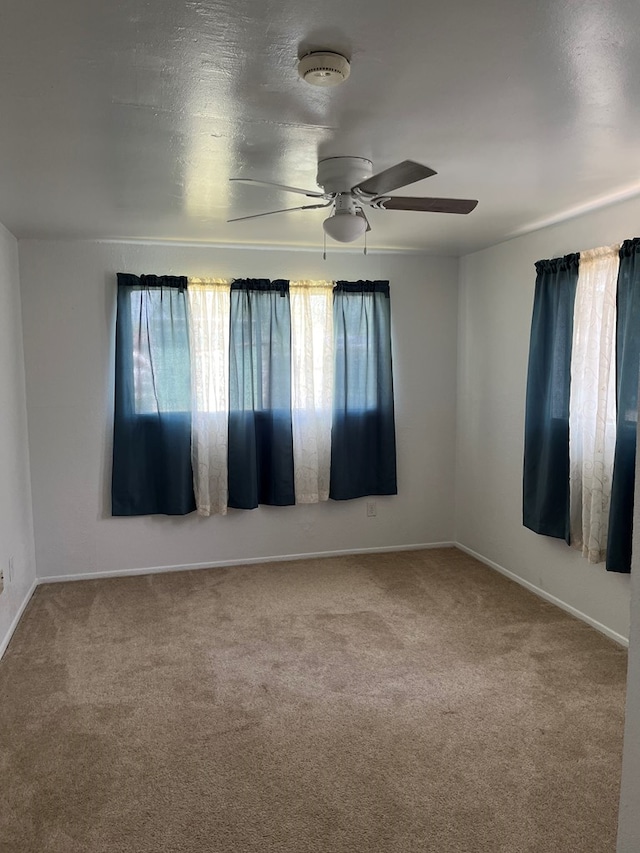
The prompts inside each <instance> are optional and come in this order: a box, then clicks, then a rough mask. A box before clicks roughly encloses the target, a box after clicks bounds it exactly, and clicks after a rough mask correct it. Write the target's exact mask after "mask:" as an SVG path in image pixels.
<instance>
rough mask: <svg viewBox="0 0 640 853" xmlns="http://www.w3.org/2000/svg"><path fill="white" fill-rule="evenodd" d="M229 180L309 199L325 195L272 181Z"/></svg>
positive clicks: (252, 179)
mask: <svg viewBox="0 0 640 853" xmlns="http://www.w3.org/2000/svg"><path fill="white" fill-rule="evenodd" d="M229 180H230V181H235V182H236V183H239V184H256V185H257V186H259V187H271V188H275V189H277V190H284V192H287V193H298V195H306V196H309V198H325V193H321V192H319V191H317V190H303V189H300V187H288V186H286V184H274V183H273V182H272V181H257V180H255V179H254V178H229Z"/></svg>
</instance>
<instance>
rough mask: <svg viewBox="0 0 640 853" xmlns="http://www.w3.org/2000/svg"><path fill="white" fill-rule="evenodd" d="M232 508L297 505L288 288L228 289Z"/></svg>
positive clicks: (245, 285) (237, 284)
mask: <svg viewBox="0 0 640 853" xmlns="http://www.w3.org/2000/svg"><path fill="white" fill-rule="evenodd" d="M229 349H230V352H229V506H230V507H236V508H237V509H253V508H255V507H257V506H258V504H271V505H275V506H287V505H289V504H294V503H295V491H294V476H293V429H292V424H291V313H290V307H289V282H288V281H268V280H266V279H247V280H237V281H234V282H232V284H231V320H230V340H229Z"/></svg>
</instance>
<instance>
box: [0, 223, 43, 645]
mask: <svg viewBox="0 0 640 853" xmlns="http://www.w3.org/2000/svg"><path fill="white" fill-rule="evenodd" d="M10 557H13V577H12V579H11V580H10V579H9V578H8V563H9V558H10ZM0 566H2V569H3V571H4V575H5V582H4V590H3V592H2V594H0V655H2V652H3V651H4V648H5V644H6V642H7V640H8V639H9V636H10V633H11V630H12V627H13V625H14V623H15V621H16V618H17V617H18V615H19V613H20V612H21V609H22V607H23V605H24V604H25V602H26V599H27V597H28V594H29V592H30V590H31V588H32V586H33V584H34V581H35V577H36V565H35V553H34V542H33V518H32V512H31V483H30V477H29V451H28V446H27V409H26V401H25V384H24V358H23V352H22V320H21V311H20V288H19V280H18V244H17V242H16V240H15V239H14V237H13V236H12V235H11V234H10V233H9V232H8V231H7V230H6V228H4V227H3V226H2V225H0Z"/></svg>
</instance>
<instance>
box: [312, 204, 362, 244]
mask: <svg viewBox="0 0 640 853" xmlns="http://www.w3.org/2000/svg"><path fill="white" fill-rule="evenodd" d="M322 227H323V228H324V230H325V234H328V235H329V237H331V239H332V240H336V241H337V242H338V243H353V241H354V240H357V239H358V237H362V235H363V234H364V232H365V231H366V230H367V220H366V219H365V218H364V216H358V214H357V213H350V212H349V211H347V210H336V212H335V213H334V214H333V216H329V217H327V219H325V220H324V222H323V223H322Z"/></svg>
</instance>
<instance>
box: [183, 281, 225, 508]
mask: <svg viewBox="0 0 640 853" xmlns="http://www.w3.org/2000/svg"><path fill="white" fill-rule="evenodd" d="M187 292H188V295H189V346H190V350H191V403H192V426H191V463H192V466H193V489H194V492H195V497H196V506H197V509H198V513H199V514H200V515H205V516H206V515H212V514H214V513H220V514H221V515H226V512H227V485H228V484H227V480H228V477H227V447H228V412H229V306H230V296H229V293H230V283H229V282H228V281H226V280H224V279H201V278H190V279H189V285H188V288H187Z"/></svg>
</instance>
